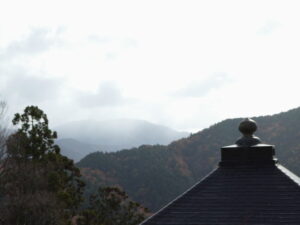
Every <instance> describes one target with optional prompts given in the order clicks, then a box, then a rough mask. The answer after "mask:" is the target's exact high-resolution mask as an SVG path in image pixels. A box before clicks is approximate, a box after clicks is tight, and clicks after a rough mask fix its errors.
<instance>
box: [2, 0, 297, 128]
mask: <svg viewBox="0 0 300 225" xmlns="http://www.w3.org/2000/svg"><path fill="white" fill-rule="evenodd" d="M298 4H299V3H298V2H297V1H285V2H284V3H283V2H282V1H255V0H254V1H251V2H245V1H234V0H229V1H216V0H212V1H196V0H195V1H193V0H188V1H184V2H183V1H177V0H172V1H171V0H166V1H156V0H153V1H140V0H138V1H131V0H129V1H116V0H112V1H94V0H87V1H84V2H82V1H69V0H66V1H58V0H53V1H43V2H41V1H37V0H28V1H17V0H11V1H6V2H5V3H4V4H2V5H1V8H0V33H1V35H0V48H1V49H0V90H1V92H2V93H6V95H7V97H8V99H10V100H9V101H10V102H8V103H9V105H11V106H12V105H24V104H25V103H26V104H27V103H28V104H33V103H36V104H40V105H41V106H42V107H45V111H46V112H49V114H50V115H49V117H50V118H52V119H53V120H54V122H55V123H60V122H63V121H64V120H66V119H68V120H76V119H87V118H88V117H93V118H97V117H101V118H102V119H113V118H124V117H129V118H137V119H146V120H151V121H153V122H159V123H163V124H166V125H169V126H172V127H175V128H178V129H183V130H184V129H192V130H195V129H196V128H197V127H198V128H199V129H200V128H203V127H206V126H208V125H210V124H212V123H215V122H217V121H219V120H222V119H225V118H227V117H235V116H244V115H247V116H252V115H261V114H269V113H276V112H279V111H282V110H286V109H289V108H292V107H296V106H298V104H299V101H298V100H297V98H296V97H295V96H298V95H299V94H300V91H299V88H298V87H297V83H298V79H299V78H298V77H299V75H300V69H299V56H298V55H299V54H298V53H299V52H300V43H299V39H300V29H299V27H300V26H299V25H300V22H299V21H300V15H299V12H298ZM16 5H17V6H18V7H16ZM216 71H222V73H223V74H221V75H220V74H218V75H215V72H216ZM224 74H227V75H224ZM107 80H109V81H111V83H105V81H107ZM99 84H102V85H100V86H99ZM170 93H173V95H170ZM174 93H175V94H174ZM65 115H68V116H67V117H66V116H65Z"/></svg>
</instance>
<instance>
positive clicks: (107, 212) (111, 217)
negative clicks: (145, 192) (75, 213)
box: [79, 187, 148, 225]
mask: <svg viewBox="0 0 300 225" xmlns="http://www.w3.org/2000/svg"><path fill="white" fill-rule="evenodd" d="M89 205H90V206H89V208H88V209H86V210H84V211H83V212H82V216H81V218H80V220H79V225H137V224H139V223H140V222H142V221H143V220H144V219H145V218H146V216H147V212H148V210H147V209H145V208H144V207H142V206H141V205H140V204H138V203H136V202H133V201H131V200H130V199H129V198H128V196H127V195H126V193H125V192H124V191H122V190H121V189H119V188H117V187H100V188H99V189H98V191H97V193H96V194H95V195H91V196H90V201H89Z"/></svg>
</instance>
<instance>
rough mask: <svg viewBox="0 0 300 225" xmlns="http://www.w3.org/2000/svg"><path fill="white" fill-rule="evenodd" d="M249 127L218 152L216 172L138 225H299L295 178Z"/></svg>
mask: <svg viewBox="0 0 300 225" xmlns="http://www.w3.org/2000/svg"><path fill="white" fill-rule="evenodd" d="M246 121H248V122H246V123H250V124H252V126H253V123H254V121H250V122H249V120H246ZM243 122H245V121H243ZM248 128H249V127H248ZM252 128H253V127H252ZM252 128H251V129H252ZM251 129H250V132H245V130H243V129H242V132H243V134H244V136H243V137H242V138H241V139H239V140H238V141H237V144H236V145H232V146H227V147H223V148H222V149H221V156H222V157H221V158H222V160H221V162H220V164H219V167H218V168H217V169H216V170H214V171H213V172H212V173H211V174H209V175H208V176H207V177H206V178H204V179H203V180H201V181H200V182H199V183H197V184H196V185H195V186H194V187H192V188H191V189H190V190H188V191H187V192H185V193H184V194H183V195H181V196H180V197H178V198H177V199H175V200H174V201H173V202H171V203H170V204H169V205H167V206H166V207H165V208H163V209H162V210H160V211H159V212H158V213H157V214H155V215H154V216H152V217H150V218H149V219H148V220H146V221H144V222H143V223H142V224H143V225H283V224H284V225H296V224H297V225H299V224H300V186H299V185H300V179H299V178H298V177H297V176H296V175H294V174H293V173H292V172H290V171H289V170H287V169H286V168H284V167H283V166H281V165H279V164H278V163H277V161H276V159H275V158H274V157H273V156H274V154H275V151H274V147H273V146H271V145H263V144H261V143H260V140H259V138H257V137H255V136H253V133H254V131H255V130H256V129H252V130H251Z"/></svg>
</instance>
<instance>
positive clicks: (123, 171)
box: [77, 108, 300, 211]
mask: <svg viewBox="0 0 300 225" xmlns="http://www.w3.org/2000/svg"><path fill="white" fill-rule="evenodd" d="M253 119H254V120H256V121H257V123H258V132H257V133H256V135H257V136H259V137H260V138H261V139H262V141H263V142H265V143H268V144H274V145H275V146H276V155H277V157H278V158H279V161H280V163H281V164H283V165H285V166H286V167H287V168H289V169H290V170H292V171H293V172H295V173H296V174H299V175H300V163H299V162H300V108H297V109H293V110H290V111H288V112H284V113H280V114H276V115H273V116H263V117H254V118H253ZM241 120H242V118H237V119H228V120H225V121H222V122H220V123H217V124H215V125H212V126H211V127H209V128H207V129H204V130H202V131H200V132H198V133H196V134H193V135H191V136H190V137H188V138H183V139H180V140H178V141H175V142H173V143H171V144H169V145H167V146H162V145H154V146H151V145H144V146H141V147H139V148H133V149H130V150H123V151H119V152H115V153H99V152H98V153H92V154H90V155H88V156H86V157H85V158H84V159H82V160H81V161H80V162H79V163H78V164H77V165H78V166H79V167H81V168H82V171H83V174H84V176H85V179H86V180H87V181H88V183H89V185H88V188H89V189H90V191H92V190H93V189H94V187H95V186H96V185H107V184H109V185H112V184H113V185H118V186H121V187H123V188H124V189H125V190H126V192H128V193H129V195H130V196H131V197H132V198H133V199H134V200H136V201H138V202H141V203H142V204H144V205H145V206H146V207H149V208H150V210H152V211H156V210H157V209H159V208H160V207H162V206H163V205H165V204H166V203H168V202H169V201H171V200H172V199H174V198H175V197H176V196H177V195H179V194H181V193H182V192H183V191H185V190H186V189H187V188H189V187H190V186H191V185H192V184H194V183H195V182H197V181H198V180H199V179H201V178H203V176H205V175H206V174H207V173H209V172H210V171H211V170H212V169H213V168H215V167H216V166H217V164H218V162H219V160H220V147H222V146H225V145H230V144H233V143H234V142H235V141H236V139H237V138H238V137H239V136H240V134H239V132H238V130H237V128H238V125H239V123H240V121H241Z"/></svg>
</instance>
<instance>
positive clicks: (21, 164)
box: [0, 106, 84, 225]
mask: <svg viewBox="0 0 300 225" xmlns="http://www.w3.org/2000/svg"><path fill="white" fill-rule="evenodd" d="M13 124H14V125H18V126H19V129H18V130H17V132H16V133H14V134H13V135H11V136H10V137H9V138H8V140H7V144H6V147H7V148H6V149H7V151H6V158H5V162H3V164H4V166H3V172H2V176H1V178H2V179H1V184H2V185H0V186H1V187H2V190H1V191H2V197H1V199H0V200H1V203H0V205H1V206H0V217H1V219H2V224H11V225H14V224H15V225H19V224H20V225H43V224H45V225H52V224H53V225H59V224H70V221H71V218H72V217H74V216H75V215H76V214H77V213H78V211H77V209H78V207H79V204H80V203H81V201H82V191H83V186H84V183H83V182H82V181H81V180H80V171H79V169H78V168H77V167H75V166H74V163H73V161H72V160H70V159H68V158H67V157H65V156H62V155H61V154H60V149H59V147H58V146H57V145H55V144H54V140H55V138H57V134H56V132H53V131H51V130H50V129H49V128H48V119H47V115H46V114H45V113H44V112H43V111H42V110H40V109H39V108H38V107H37V106H28V107H26V108H25V110H24V113H23V114H19V113H17V114H15V117H14V119H13Z"/></svg>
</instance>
